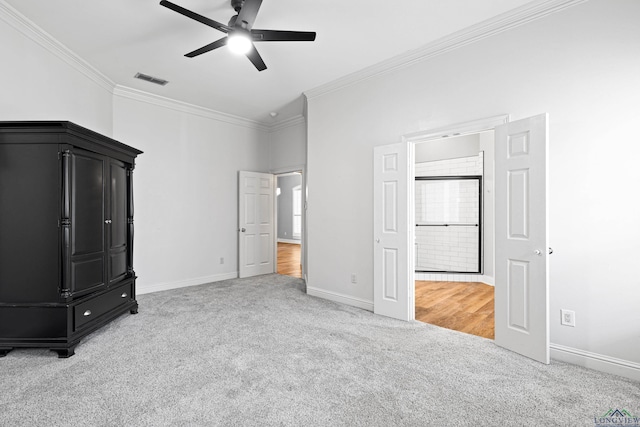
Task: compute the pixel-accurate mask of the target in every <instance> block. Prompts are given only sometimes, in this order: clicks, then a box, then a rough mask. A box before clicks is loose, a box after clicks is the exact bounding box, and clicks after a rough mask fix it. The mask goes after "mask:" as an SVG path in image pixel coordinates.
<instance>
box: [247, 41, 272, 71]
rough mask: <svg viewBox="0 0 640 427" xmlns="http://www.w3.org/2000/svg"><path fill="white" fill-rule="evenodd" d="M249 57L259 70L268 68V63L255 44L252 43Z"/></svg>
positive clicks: (248, 53)
mask: <svg viewBox="0 0 640 427" xmlns="http://www.w3.org/2000/svg"><path fill="white" fill-rule="evenodd" d="M247 58H249V61H251V63H252V64H253V65H254V66H255V67H256V68H257V69H258V71H264V70H266V69H267V65H266V64H265V63H264V61H263V60H262V57H261V56H260V54H259V53H258V50H257V49H256V47H255V46H254V45H253V44H252V45H251V50H250V51H249V52H247Z"/></svg>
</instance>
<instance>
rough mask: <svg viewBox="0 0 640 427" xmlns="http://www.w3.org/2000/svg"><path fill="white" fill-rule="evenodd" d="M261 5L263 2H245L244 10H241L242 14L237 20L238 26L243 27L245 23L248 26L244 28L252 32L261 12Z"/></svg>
mask: <svg viewBox="0 0 640 427" xmlns="http://www.w3.org/2000/svg"><path fill="white" fill-rule="evenodd" d="M261 4H262V0H244V4H243V5H242V9H240V13H239V14H238V19H237V20H236V25H242V24H241V23H242V22H244V23H246V24H245V25H246V26H243V27H242V28H244V29H246V30H250V29H251V27H253V23H254V21H255V20H256V15H257V14H258V10H260V5H261Z"/></svg>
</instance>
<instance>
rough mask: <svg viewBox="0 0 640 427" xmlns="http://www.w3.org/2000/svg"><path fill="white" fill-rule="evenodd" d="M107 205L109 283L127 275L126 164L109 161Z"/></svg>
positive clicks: (127, 198)
mask: <svg viewBox="0 0 640 427" xmlns="http://www.w3.org/2000/svg"><path fill="white" fill-rule="evenodd" d="M108 195H109V197H108V206H107V215H106V217H107V218H106V221H107V227H106V230H107V243H108V248H109V249H108V252H109V253H108V261H107V277H108V282H109V284H111V283H115V282H117V281H119V280H122V279H124V278H125V276H126V275H127V211H128V209H127V202H128V200H129V197H128V194H127V165H126V164H125V163H122V162H120V161H118V160H110V161H109V191H108Z"/></svg>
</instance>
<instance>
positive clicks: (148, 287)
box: [136, 271, 238, 295]
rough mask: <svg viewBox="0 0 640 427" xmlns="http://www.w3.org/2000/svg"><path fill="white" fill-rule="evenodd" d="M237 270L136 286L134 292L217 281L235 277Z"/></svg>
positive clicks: (145, 292) (146, 292) (154, 290)
mask: <svg viewBox="0 0 640 427" xmlns="http://www.w3.org/2000/svg"><path fill="white" fill-rule="evenodd" d="M237 278H238V272H237V271H234V272H231V273H224V274H214V275H213V276H205V277H196V278H193V279H187V280H180V281H177V282H165V283H156V284H152V285H146V286H140V287H136V294H138V295H142V294H149V293H152V292H160V291H167V290H169V289H179V288H186V287H189V286H197V285H204V284H205V283H212V282H219V281H221V280H229V279H237Z"/></svg>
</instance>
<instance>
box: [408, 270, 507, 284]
mask: <svg viewBox="0 0 640 427" xmlns="http://www.w3.org/2000/svg"><path fill="white" fill-rule="evenodd" d="M415 279H416V280H435V281H438V282H440V281H442V282H482V283H485V284H487V285H491V286H495V281H494V278H493V277H491V276H486V275H484V274H455V273H450V274H447V273H415Z"/></svg>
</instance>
